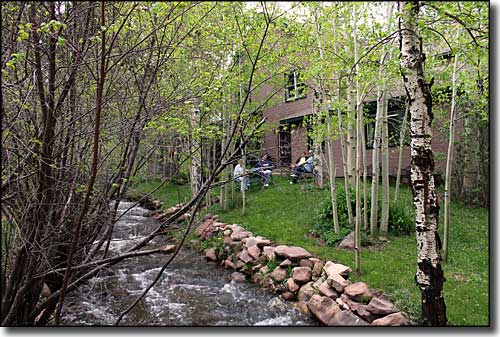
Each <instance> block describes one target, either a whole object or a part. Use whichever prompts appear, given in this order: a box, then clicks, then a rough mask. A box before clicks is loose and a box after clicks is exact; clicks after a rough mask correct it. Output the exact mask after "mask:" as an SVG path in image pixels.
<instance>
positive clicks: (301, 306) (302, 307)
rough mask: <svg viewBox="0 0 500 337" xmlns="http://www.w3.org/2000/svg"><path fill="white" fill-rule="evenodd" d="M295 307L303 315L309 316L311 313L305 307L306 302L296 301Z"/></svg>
mask: <svg viewBox="0 0 500 337" xmlns="http://www.w3.org/2000/svg"><path fill="white" fill-rule="evenodd" d="M295 307H296V308H297V309H298V310H299V311H300V312H301V313H303V314H304V315H308V316H309V315H310V314H311V312H310V311H309V308H308V307H307V302H306V301H298V302H297V303H295Z"/></svg>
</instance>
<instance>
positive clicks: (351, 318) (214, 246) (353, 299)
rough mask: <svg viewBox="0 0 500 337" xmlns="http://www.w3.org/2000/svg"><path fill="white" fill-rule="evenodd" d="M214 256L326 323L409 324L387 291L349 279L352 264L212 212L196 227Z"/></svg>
mask: <svg viewBox="0 0 500 337" xmlns="http://www.w3.org/2000/svg"><path fill="white" fill-rule="evenodd" d="M196 234H197V235H198V236H199V237H200V239H201V240H202V241H204V242H205V244H204V246H205V247H208V248H206V249H205V251H204V254H205V256H206V258H207V259H208V260H209V261H213V262H216V263H219V264H220V265H221V266H223V267H225V268H227V269H233V270H235V272H234V273H233V274H232V279H233V280H234V281H236V282H242V281H251V282H254V283H257V284H259V285H261V286H263V287H265V288H268V289H269V290H271V291H273V292H275V293H276V294H278V295H279V296H281V297H282V298H283V299H285V300H289V301H295V302H296V304H295V305H296V307H297V308H298V309H299V310H301V311H302V312H304V313H306V314H310V315H312V316H314V317H316V318H317V319H318V320H319V321H320V322H321V323H322V324H324V325H327V326H362V325H372V326H377V325H378V326H402V325H408V321H407V319H406V318H405V315H404V314H403V313H401V312H399V311H398V310H397V309H396V308H395V306H394V304H393V303H391V301H389V300H388V299H387V298H386V297H385V296H384V295H383V293H382V292H376V291H374V290H372V289H370V288H369V287H368V286H367V285H366V284H365V283H364V282H356V283H352V282H351V281H350V280H349V273H350V272H351V268H349V267H347V266H344V265H342V264H338V263H335V262H333V261H322V260H320V259H318V258H316V257H314V256H313V255H312V254H311V253H309V252H308V251H306V250H305V249H303V248H301V247H292V246H286V245H277V244H273V243H272V242H271V241H270V240H268V239H266V238H263V237H261V236H254V235H253V234H252V233H251V232H249V231H247V230H245V229H244V228H243V227H241V226H239V225H236V224H233V225H230V224H226V223H222V222H219V221H217V217H216V216H212V215H211V214H208V215H207V216H206V217H205V219H204V221H203V222H202V223H201V224H200V225H199V226H198V228H197V229H196Z"/></svg>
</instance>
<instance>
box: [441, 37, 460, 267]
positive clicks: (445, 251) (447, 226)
mask: <svg viewBox="0 0 500 337" xmlns="http://www.w3.org/2000/svg"><path fill="white" fill-rule="evenodd" d="M459 37H460V28H458V32H457V41H458V40H459ZM457 65H458V53H455V60H454V63H453V77H452V92H451V109H450V135H449V140H448V153H447V156H446V175H445V184H444V233H443V236H444V238H443V239H444V240H443V258H444V260H445V261H448V253H449V248H448V247H449V246H448V243H449V240H450V184H451V165H452V160H451V158H452V156H453V147H454V143H455V110H456V98H457V70H458V69H457Z"/></svg>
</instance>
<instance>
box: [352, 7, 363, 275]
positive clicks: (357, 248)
mask: <svg viewBox="0 0 500 337" xmlns="http://www.w3.org/2000/svg"><path fill="white" fill-rule="evenodd" d="M353 16H354V62H356V78H357V76H358V75H359V74H358V71H359V64H358V34H357V27H356V20H357V13H356V7H354V10H353ZM360 107H361V102H360V90H359V83H358V80H357V79H356V165H355V174H356V179H355V181H356V226H355V231H354V232H355V235H354V237H355V240H354V249H355V261H356V273H358V274H360V273H361V195H360V194H361V193H360V192H361V191H360V180H361V179H360V159H361V134H360V133H361V128H362V124H363V121H362V109H361V108H360Z"/></svg>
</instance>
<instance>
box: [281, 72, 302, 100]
mask: <svg viewBox="0 0 500 337" xmlns="http://www.w3.org/2000/svg"><path fill="white" fill-rule="evenodd" d="M290 75H293V79H292V80H291V81H290V79H291V76H290ZM292 93H293V95H292ZM306 97H307V85H306V83H305V82H301V81H300V72H299V70H298V69H294V70H292V71H289V72H287V73H285V102H295V101H296V100H299V99H303V98H306Z"/></svg>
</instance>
